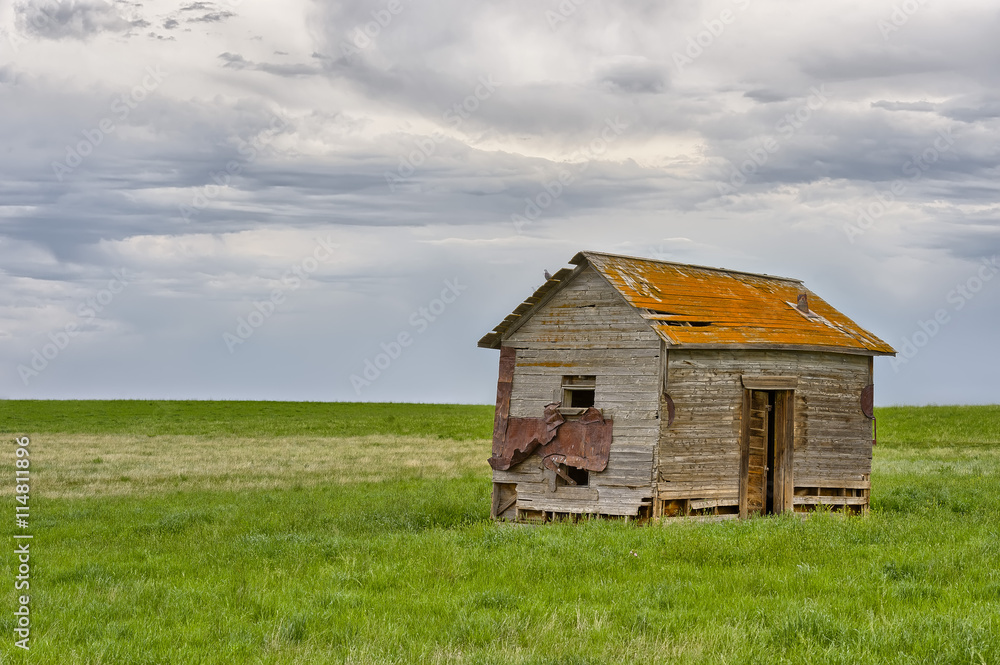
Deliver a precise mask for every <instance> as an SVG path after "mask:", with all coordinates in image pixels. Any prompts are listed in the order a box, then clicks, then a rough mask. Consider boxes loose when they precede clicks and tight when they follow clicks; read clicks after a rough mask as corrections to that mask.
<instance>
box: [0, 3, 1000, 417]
mask: <svg viewBox="0 0 1000 665" xmlns="http://www.w3.org/2000/svg"><path fill="white" fill-rule="evenodd" d="M894 3H895V4H894ZM997 34H1000V9H998V8H997V6H996V4H995V3H992V2H986V1H978V2H973V1H970V0H954V1H952V2H948V3H944V2H934V1H932V0H926V1H924V0H920V1H918V0H907V1H906V2H903V3H900V2H898V0H875V1H872V2H860V1H858V2H837V3H802V2H792V1H791V0H720V1H718V2H685V3H661V2H629V3H619V2H600V1H598V0H563V2H557V1H555V0H541V1H538V0H517V1H506V2H504V1H501V2H474V1H473V2H470V1H468V0H461V1H460V0H437V1H435V2H427V1H426V0H425V1H419V0H370V1H364V2H325V1H324V2H309V1H307V0H285V1H283V2H281V3H278V2H260V1H259V0H223V1H221V2H197V1H196V2H187V3H185V2H180V3H176V2H166V1H159V0H155V1H151V2H147V1H142V2H122V1H120V0H114V1H112V0H62V1H61V2H57V1H56V0H15V1H13V2H11V1H10V0H4V1H3V2H2V3H0V108H2V119H3V122H2V123H0V135H2V141H0V150H2V157H0V169H2V173H0V397H8V398H69V397H74V398H84V397H97V398H105V397H134V398H226V399H229V398H247V399H294V400H300V399H301V400H348V399H350V400H357V399H360V400H394V401H400V400H404V401H450V402H478V403H491V402H492V401H493V398H494V395H495V380H496V364H497V353H496V352H495V351H487V350H482V349H477V348H476V341H477V340H478V339H479V337H480V336H481V335H482V334H483V333H485V332H487V331H489V330H490V329H491V328H492V327H493V326H494V325H495V324H496V323H497V322H499V321H500V320H501V319H502V318H503V317H504V316H506V314H507V313H508V312H509V311H510V310H511V309H513V307H515V306H516V305H517V304H518V303H520V301H521V300H522V299H523V298H525V297H526V296H527V295H529V294H530V293H531V291H532V290H533V289H534V288H535V287H537V286H538V285H540V284H541V282H542V279H543V278H542V272H543V270H544V269H548V270H550V271H553V272H554V271H555V270H556V269H558V268H560V267H562V266H563V265H565V264H566V262H567V261H568V259H569V258H571V257H572V256H573V254H574V253H576V252H577V251H578V250H581V249H591V250H598V251H609V252H616V253H623V254H632V255H638V256H646V257H653V258H661V259H667V260H674V261H682V262H690V263H697V264H703V265H710V266H722V267H729V268H735V269H742V270H749V271H755V272H765V273H770V274H776V275H784V276H791V277H797V278H800V279H802V280H804V281H805V283H806V285H807V286H809V287H810V288H811V289H812V290H814V291H815V292H817V293H819V294H820V295H822V296H823V297H824V298H825V299H827V300H828V301H830V302H831V303H832V304H833V305H835V306H837V307H839V308H840V309H842V310H843V311H844V312H846V313H847V314H848V315H849V316H851V317H852V318H854V319H855V320H856V321H858V322H859V323H860V324H861V325H862V326H864V327H866V328H868V329H869V330H871V331H872V332H874V333H876V334H877V335H879V336H881V337H882V338H884V339H885V340H886V341H888V342H889V343H891V344H892V345H893V346H895V347H896V348H897V349H900V350H905V351H906V352H907V355H906V356H904V355H902V354H901V356H900V360H898V361H896V362H892V361H890V360H889V359H886V358H881V359H878V360H877V361H876V373H877V378H876V384H877V388H878V389H877V392H876V394H877V401H878V402H879V403H881V404H899V403H908V404H924V403H984V402H988V403H996V402H1000V381H998V380H997V368H998V366H1000V347H998V345H997V330H998V329H1000V307H998V305H1000V276H998V271H1000V266H998V265H997V263H996V262H997V260H998V259H997V257H998V255H1000V226H998V217H1000V208H998V203H997V198H998V196H997V195H998V189H1000V187H998V180H997V178H998V175H1000V168H998V163H1000V162H998V157H1000V142H998V129H1000V93H998V92H997V90H1000V40H997V38H996V35H997ZM400 341H402V342H403V343H404V344H405V345H400V346H398V347H397V346H396V345H397V344H399V342H400ZM383 349H385V352H386V353H387V354H390V355H392V356H394V357H392V358H389V357H388V355H387V356H385V357H383V358H381V359H379V358H378V354H380V353H383ZM377 359H378V360H379V364H381V365H382V366H383V367H382V368H375V367H368V365H367V363H369V362H374V361H375V360H377ZM387 360H388V361H390V362H388V363H387V362H386V361H387ZM366 368H368V377H367V378H365V370H366ZM352 375H354V376H355V377H356V378H355V379H354V380H353V381H352V378H351V377H352Z"/></svg>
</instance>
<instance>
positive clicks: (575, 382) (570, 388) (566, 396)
mask: <svg viewBox="0 0 1000 665" xmlns="http://www.w3.org/2000/svg"><path fill="white" fill-rule="evenodd" d="M596 388H597V377H596V376H580V375H574V376H564V377H563V380H562V392H563V398H562V405H563V406H564V407H568V408H572V409H588V408H590V407H592V406H594V393H595V391H596Z"/></svg>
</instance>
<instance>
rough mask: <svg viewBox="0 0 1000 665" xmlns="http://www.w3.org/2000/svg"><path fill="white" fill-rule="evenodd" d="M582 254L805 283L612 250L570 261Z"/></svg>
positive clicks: (776, 276)
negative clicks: (615, 252)
mask: <svg viewBox="0 0 1000 665" xmlns="http://www.w3.org/2000/svg"><path fill="white" fill-rule="evenodd" d="M581 256H582V257H584V258H586V259H587V260H588V261H589V260H590V259H589V257H590V256H610V257H614V258H618V259H631V260H633V261H646V262H649V263H662V264H664V265H671V266H683V267H685V268H697V269H699V270H711V271H713V272H724V273H732V274H735V275H749V276H750V277H763V278H764V279H774V280H779V281H782V282H792V283H795V284H802V283H803V282H802V280H801V279H795V278H794V277H781V276H779V275H768V274H767V273H762V272H750V271H748V270H733V269H731V268H716V267H713V266H702V265H698V264H696V263H681V262H680V261H664V260H662V259H649V258H645V257H642V256H631V255H629V254H613V253H611V252H594V251H590V250H582V251H580V252H577V254H576V256H574V257H573V258H572V259H570V260H569V262H570V263H571V264H573V265H579V264H580V263H582V261H579V260H578V259H579V257H581Z"/></svg>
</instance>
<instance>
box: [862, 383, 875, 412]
mask: <svg viewBox="0 0 1000 665" xmlns="http://www.w3.org/2000/svg"><path fill="white" fill-rule="evenodd" d="M861 413H863V414H865V418H868V419H869V420H872V419H874V418H875V384H874V383H869V384H868V385H867V386H865V387H864V388H863V389H862V390H861Z"/></svg>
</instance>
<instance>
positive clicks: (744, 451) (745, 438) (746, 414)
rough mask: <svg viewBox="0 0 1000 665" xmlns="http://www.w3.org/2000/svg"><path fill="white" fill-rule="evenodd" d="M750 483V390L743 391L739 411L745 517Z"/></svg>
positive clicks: (741, 515) (743, 514)
mask: <svg viewBox="0 0 1000 665" xmlns="http://www.w3.org/2000/svg"><path fill="white" fill-rule="evenodd" d="M749 483H750V391H749V390H744V391H743V408H742V409H741V412H740V495H739V507H740V517H741V518H743V519H746V517H747V516H748V514H749V513H748V510H749V503H748V500H749V499H748V497H749Z"/></svg>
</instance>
